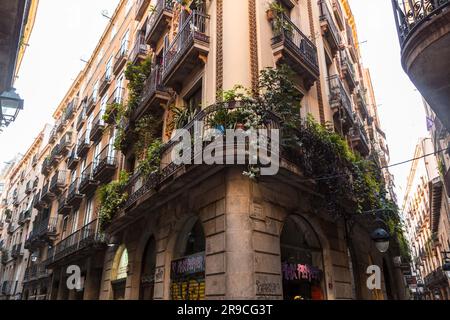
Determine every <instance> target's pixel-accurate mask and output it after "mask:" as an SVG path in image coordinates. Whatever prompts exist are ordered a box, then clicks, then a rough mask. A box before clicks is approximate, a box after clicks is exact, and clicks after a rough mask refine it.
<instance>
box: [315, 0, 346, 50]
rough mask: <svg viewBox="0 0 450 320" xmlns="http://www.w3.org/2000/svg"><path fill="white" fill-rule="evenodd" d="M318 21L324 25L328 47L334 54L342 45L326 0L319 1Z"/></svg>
mask: <svg viewBox="0 0 450 320" xmlns="http://www.w3.org/2000/svg"><path fill="white" fill-rule="evenodd" d="M320 14H321V15H320V20H321V21H324V22H325V23H326V25H325V26H326V27H325V28H326V30H325V35H326V37H327V39H328V43H329V44H330V47H331V48H332V49H334V52H337V50H339V49H340V47H341V45H342V37H341V34H340V32H339V30H338V28H337V26H336V24H335V22H334V20H333V16H332V14H331V12H330V9H329V8H328V4H327V1H326V0H320Z"/></svg>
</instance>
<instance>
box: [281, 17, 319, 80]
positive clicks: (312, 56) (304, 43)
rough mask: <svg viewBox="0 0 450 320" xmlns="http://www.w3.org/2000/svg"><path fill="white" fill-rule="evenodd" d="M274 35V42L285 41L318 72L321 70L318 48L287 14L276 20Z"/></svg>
mask: <svg viewBox="0 0 450 320" xmlns="http://www.w3.org/2000/svg"><path fill="white" fill-rule="evenodd" d="M273 24H276V25H274V26H273V30H274V37H273V38H272V44H277V43H280V42H284V43H285V44H286V45H287V46H289V47H290V48H292V49H293V50H295V51H296V53H297V54H299V55H300V56H301V57H302V58H303V59H304V60H305V61H306V62H308V63H309V64H310V65H311V67H313V68H314V69H315V70H316V71H317V73H318V72H319V61H318V58H317V48H316V46H315V45H314V43H313V42H312V41H311V40H309V39H308V37H307V36H306V35H305V34H304V33H303V32H301V31H300V29H299V28H298V27H297V26H296V25H295V23H294V22H292V21H291V19H289V17H287V16H286V15H285V14H282V15H280V16H279V17H278V18H277V19H275V20H274V22H273Z"/></svg>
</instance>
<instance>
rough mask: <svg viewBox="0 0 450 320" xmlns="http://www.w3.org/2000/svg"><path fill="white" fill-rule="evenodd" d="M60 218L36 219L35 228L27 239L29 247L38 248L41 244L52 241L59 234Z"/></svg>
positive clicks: (27, 246)
mask: <svg viewBox="0 0 450 320" xmlns="http://www.w3.org/2000/svg"><path fill="white" fill-rule="evenodd" d="M57 224H58V218H46V219H44V220H35V221H34V224H33V230H32V231H31V233H30V236H29V237H28V239H27V245H26V248H27V249H32V248H37V247H39V246H42V245H45V244H48V243H52V242H53V241H54V240H55V238H56V236H57Z"/></svg>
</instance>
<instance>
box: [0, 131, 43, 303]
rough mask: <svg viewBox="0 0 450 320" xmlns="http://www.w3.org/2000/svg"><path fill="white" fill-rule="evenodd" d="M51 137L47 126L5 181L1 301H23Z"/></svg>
mask: <svg viewBox="0 0 450 320" xmlns="http://www.w3.org/2000/svg"><path fill="white" fill-rule="evenodd" d="M48 133H49V130H48V126H46V127H44V129H43V130H42V131H41V132H40V134H39V135H38V136H37V137H36V138H35V140H34V141H33V144H32V145H31V146H30V148H29V149H28V150H27V152H26V153H25V154H24V155H23V156H22V157H21V158H20V159H18V160H17V161H16V162H15V163H14V165H13V166H12V167H11V169H10V170H8V171H7V173H6V175H5V177H4V180H5V183H6V186H5V188H4V190H3V192H2V195H3V200H2V201H3V203H2V218H1V221H2V224H3V226H4V229H5V230H4V231H3V232H2V241H3V247H2V267H1V269H2V272H1V274H0V275H1V278H0V280H1V284H2V291H1V295H0V297H1V298H7V299H21V298H22V292H23V286H24V278H26V276H27V272H26V270H27V266H28V263H29V261H30V252H29V251H28V250H26V249H25V248H26V240H27V238H28V235H29V232H30V231H31V226H32V221H33V220H35V215H36V214H37V211H36V210H34V209H33V199H34V195H35V194H36V192H37V190H38V188H39V187H40V178H41V176H40V159H39V158H40V153H41V151H42V150H43V149H44V148H45V146H46V144H47V142H46V138H48Z"/></svg>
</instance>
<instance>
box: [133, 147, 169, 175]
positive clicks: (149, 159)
mask: <svg viewBox="0 0 450 320" xmlns="http://www.w3.org/2000/svg"><path fill="white" fill-rule="evenodd" d="M162 148H163V143H162V141H161V139H155V140H153V142H152V143H151V144H150V145H149V146H148V148H147V150H146V152H145V157H144V159H143V160H142V161H141V162H140V163H139V167H138V170H139V171H140V172H141V173H142V174H143V175H144V176H145V177H148V176H149V175H151V174H153V173H157V172H159V170H160V166H161V151H162Z"/></svg>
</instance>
